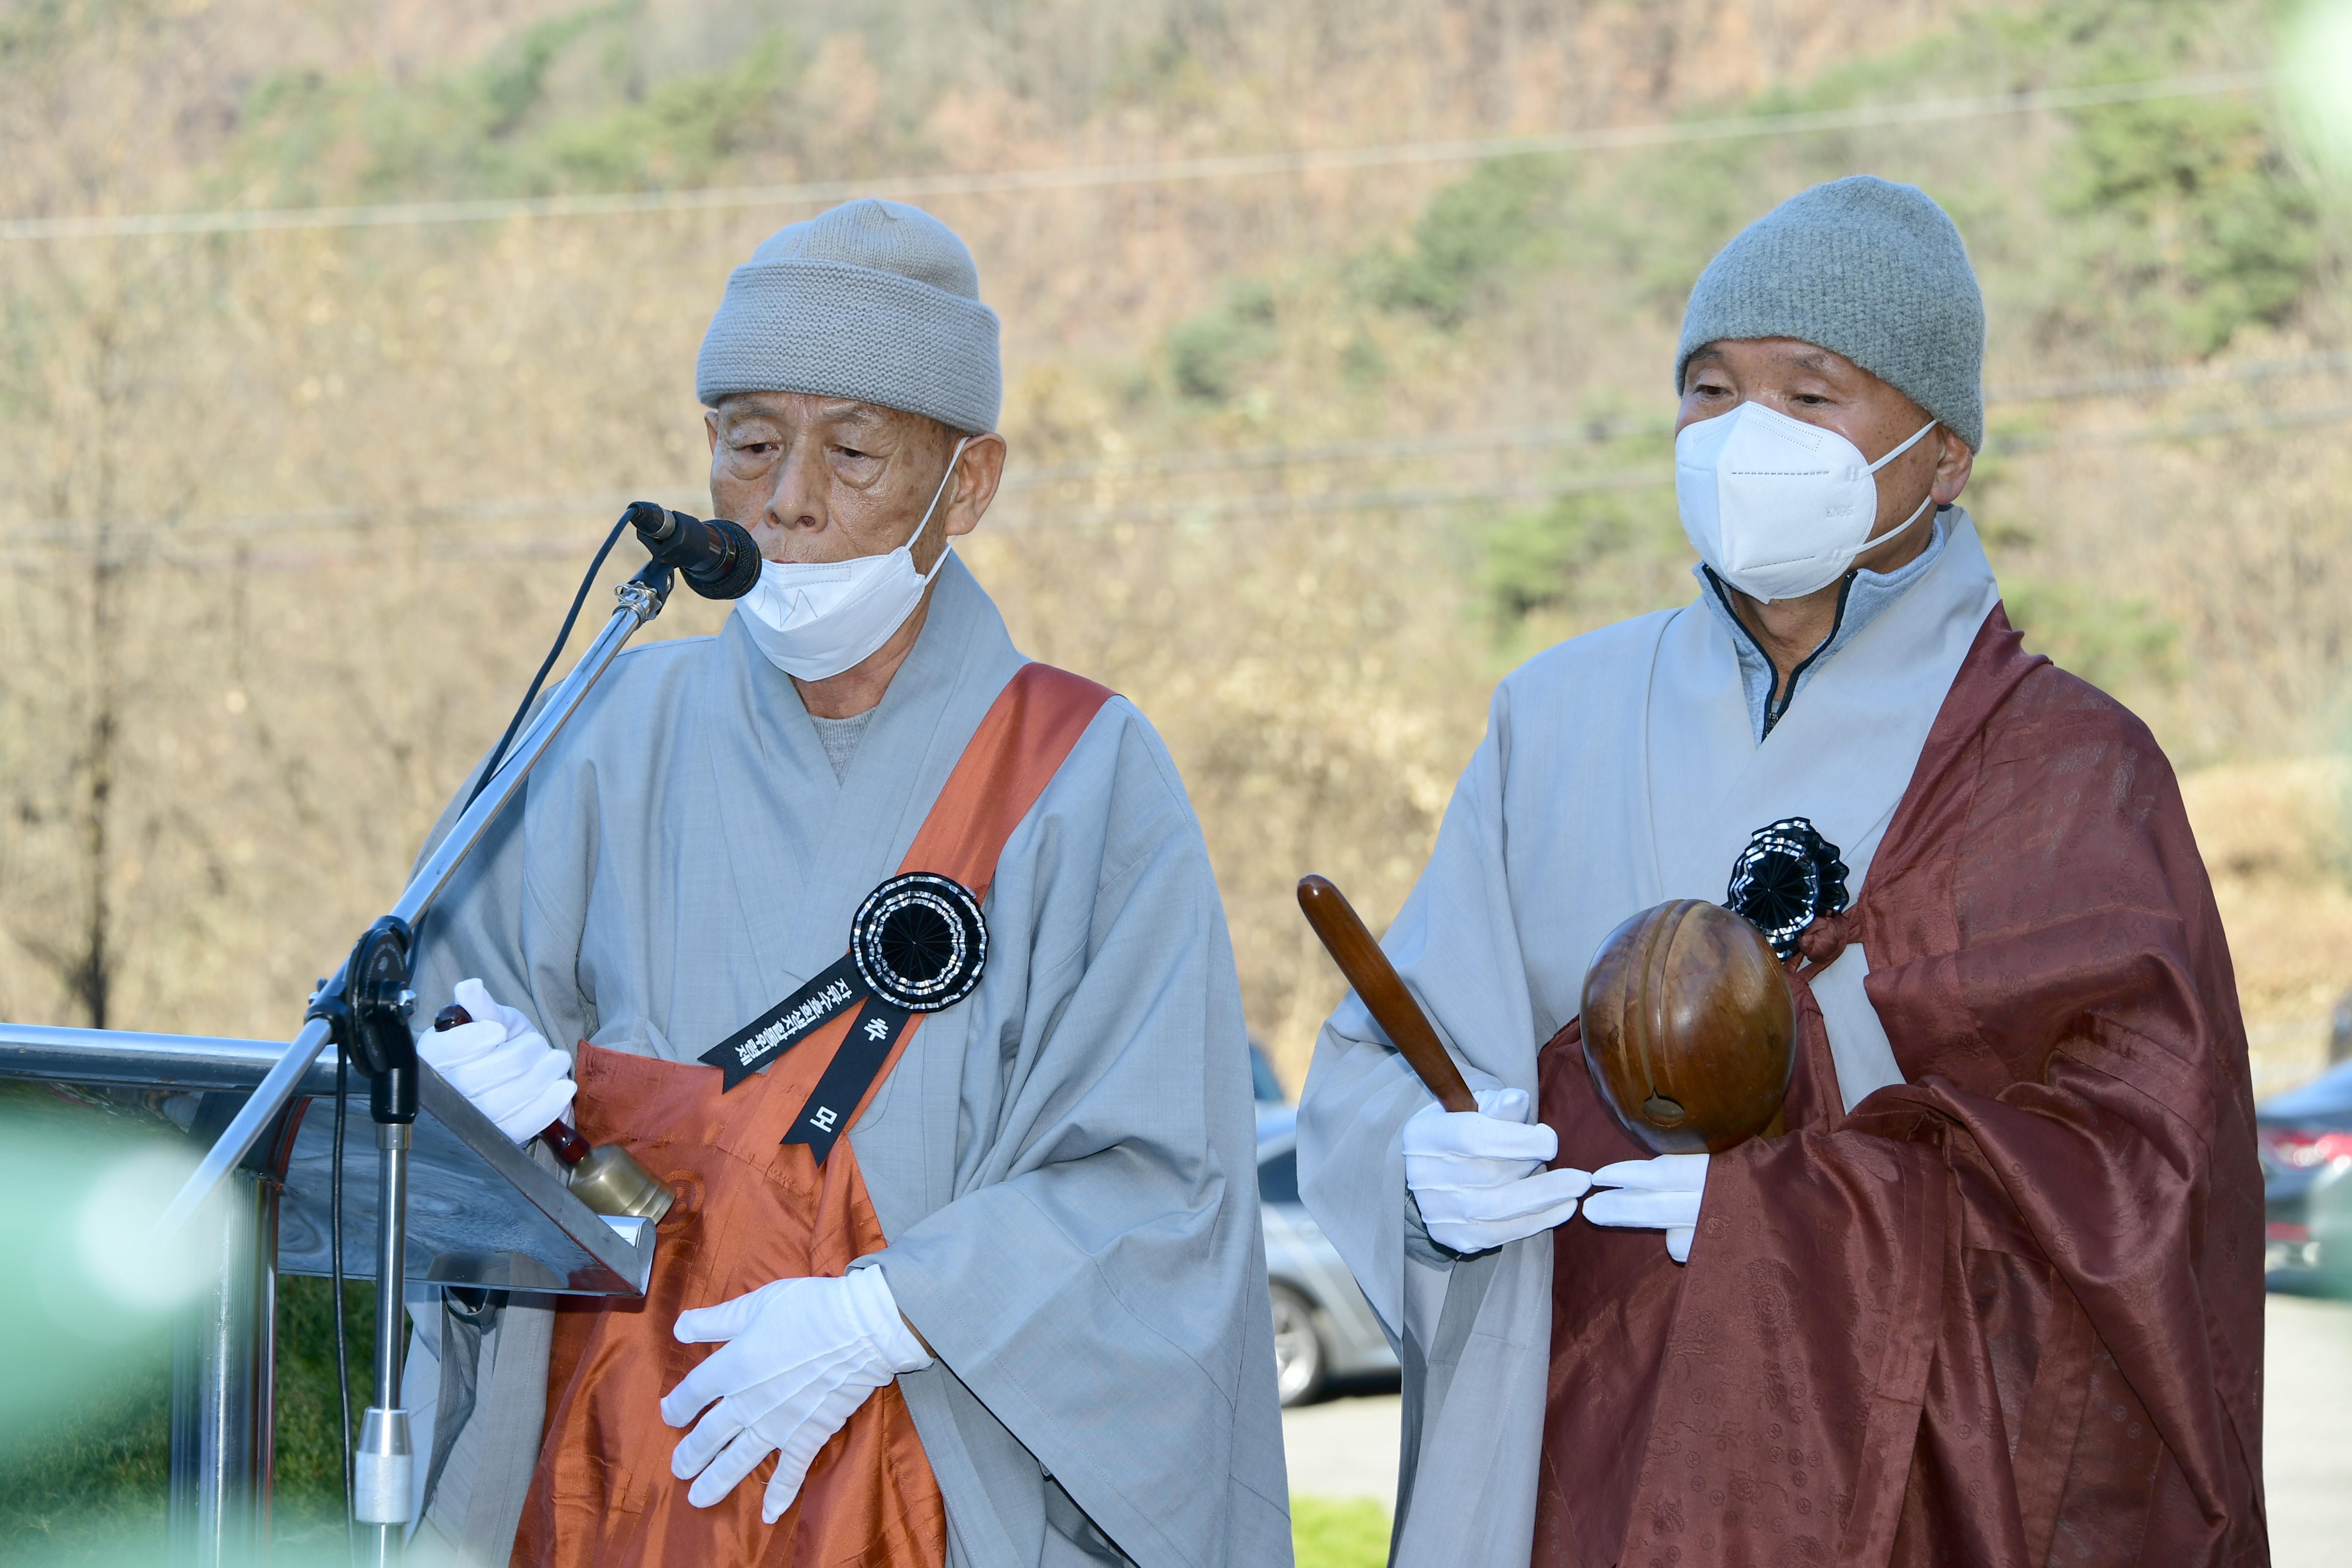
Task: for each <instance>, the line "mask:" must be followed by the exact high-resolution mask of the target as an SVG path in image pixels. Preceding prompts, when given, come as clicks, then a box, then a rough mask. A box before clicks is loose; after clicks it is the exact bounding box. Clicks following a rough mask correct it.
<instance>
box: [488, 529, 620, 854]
mask: <svg viewBox="0 0 2352 1568" xmlns="http://www.w3.org/2000/svg"><path fill="white" fill-rule="evenodd" d="M628 526H629V514H628V513H626V512H623V513H622V514H621V516H620V518H619V519H618V520H617V521H615V522H614V524H613V531H612V532H610V533H608V534H606V535H605V536H604V544H603V545H602V546H601V547H599V548H598V550H597V552H596V559H594V560H593V561H591V562H590V563H588V574H587V575H586V576H584V577H583V578H581V579H580V591H579V592H578V593H576V594H574V595H572V608H571V610H570V611H568V612H567V613H566V614H565V616H564V617H563V629H562V630H561V631H559V632H557V633H556V634H555V645H554V646H553V647H550V648H549V649H548V650H547V657H546V658H543V659H541V660H540V662H539V673H538V674H537V675H534V676H532V677H531V678H530V690H528V691H526V692H524V693H523V694H522V701H521V703H520V705H518V706H517V707H516V709H515V710H514V717H513V718H511V719H509V720H508V721H507V732H506V733H505V734H503V735H500V736H499V743H498V744H497V745H496V746H493V747H492V748H491V749H490V760H489V761H488V762H487V763H483V764H482V776H481V777H479V778H478V779H476V780H475V781H474V788H473V793H472V794H470V795H467V796H466V806H461V807H459V808H458V812H457V815H458V816H464V815H465V814H466V807H467V806H471V805H473V804H474V802H475V801H476V800H477V799H478V798H479V796H480V795H481V793H482V791H484V790H485V789H488V787H489V784H490V780H491V778H492V777H493V776H494V775H495V774H496V773H498V771H499V763H501V762H504V761H505V760H506V754H507V748H508V747H509V746H510V745H512V744H514V738H515V731H518V730H520V729H521V728H522V721H523V718H524V716H525V715H527V714H528V713H530V705H531V704H532V703H534V702H536V701H538V700H539V689H540V688H541V686H544V685H545V684H547V672H548V671H549V670H551V669H553V668H555V660H556V658H557V657H558V656H559V655H561V654H562V652H563V645H564V644H565V643H567V642H570V641H571V640H572V626H574V625H575V624H576V623H577V622H578V621H579V619H580V606H581V605H584V604H586V603H587V602H588V590H589V589H591V588H593V587H594V586H595V585H596V574H597V573H599V572H601V571H603V570H604V557H606V556H607V555H610V554H611V553H613V546H614V545H615V544H617V543H619V542H620V540H621V530H623V529H625V528H626V527H628Z"/></svg>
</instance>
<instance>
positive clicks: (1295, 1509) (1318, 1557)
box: [1290, 1497, 1389, 1568]
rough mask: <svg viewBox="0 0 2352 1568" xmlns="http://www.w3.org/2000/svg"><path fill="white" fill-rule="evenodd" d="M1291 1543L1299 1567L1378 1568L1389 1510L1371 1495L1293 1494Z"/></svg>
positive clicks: (1385, 1549) (1385, 1554) (1385, 1551)
mask: <svg viewBox="0 0 2352 1568" xmlns="http://www.w3.org/2000/svg"><path fill="white" fill-rule="evenodd" d="M1290 1544H1291V1549H1292V1550H1293V1551H1294V1552H1297V1557H1298V1568H1381V1564H1382V1563H1386V1562H1387V1561H1388V1560H1389V1510H1386V1509H1384V1508H1382V1507H1381V1505H1380V1504H1379V1503H1376V1502H1374V1501H1372V1500H1370V1498H1319V1497H1293V1498H1292V1499H1291V1500H1290Z"/></svg>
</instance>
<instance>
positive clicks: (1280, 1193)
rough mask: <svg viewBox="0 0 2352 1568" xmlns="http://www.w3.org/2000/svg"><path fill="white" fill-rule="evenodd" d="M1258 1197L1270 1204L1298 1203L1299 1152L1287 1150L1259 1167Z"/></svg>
mask: <svg viewBox="0 0 2352 1568" xmlns="http://www.w3.org/2000/svg"><path fill="white" fill-rule="evenodd" d="M1257 1195H1258V1196H1259V1197H1260V1198H1262V1199H1264V1200H1265V1202H1267V1203H1270V1204H1295V1203H1297V1201H1298V1151H1297V1150H1296V1149H1285V1150H1284V1151H1283V1152H1281V1153H1279V1154H1276V1156H1275V1157H1274V1158H1273V1159H1271V1160H1261V1161H1259V1162H1258V1167H1257Z"/></svg>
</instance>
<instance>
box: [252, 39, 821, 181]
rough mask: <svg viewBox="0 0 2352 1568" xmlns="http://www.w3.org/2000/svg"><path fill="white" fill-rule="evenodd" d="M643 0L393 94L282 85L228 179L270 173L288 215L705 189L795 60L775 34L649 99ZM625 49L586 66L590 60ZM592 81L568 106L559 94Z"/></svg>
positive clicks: (767, 128)
mask: <svg viewBox="0 0 2352 1568" xmlns="http://www.w3.org/2000/svg"><path fill="white" fill-rule="evenodd" d="M637 9H638V7H637V6H636V5H635V3H634V0H622V3H620V4H616V5H603V6H596V7H592V8H589V9H585V10H581V11H575V12H572V13H569V14H566V15H563V16H555V17H551V18H549V19H548V20H546V21H542V22H541V23H539V24H537V25H536V26H531V27H530V28H528V29H526V30H525V31H524V32H523V33H522V34H520V36H519V37H516V38H515V39H513V40H512V41H511V42H509V43H508V44H506V45H504V46H502V47H499V48H498V49H496V50H493V51H492V52H491V54H490V55H489V57H488V58H486V59H484V60H482V61H480V62H479V63H478V64H476V65H473V66H471V67H468V68H463V69H460V70H457V71H453V72H449V73H446V74H445V75H442V76H438V77H434V78H428V79H425V80H423V81H421V82H417V83H414V84H409V83H395V82H392V81H387V80H383V79H377V78H373V77H370V78H364V79H343V80H332V79H326V78H323V77H320V76H318V75H317V74H315V73H303V74H299V75H281V76H277V77H273V78H270V79H268V80H266V81H264V82H263V83H262V84H261V85H260V86H259V87H257V88H256V89H255V90H254V92H253V95H252V97H251V98H250V99H249V100H248V101H247V106H246V113H245V117H244V119H245V123H244V127H243V132H242V134H241V137H240V141H239V144H238V146H237V147H236V150H235V151H234V153H232V156H231V157H230V159H229V160H228V163H229V166H230V168H231V169H232V170H236V169H242V170H246V171H251V172H259V173H263V174H265V175H266V177H268V178H270V179H272V180H273V181H274V182H275V183H277V184H278V186H279V194H278V196H277V198H276V199H279V200H289V201H290V200H310V199H321V197H322V195H324V194H326V193H332V194H333V195H339V196H341V197H342V198H343V199H348V197H349V195H351V194H353V192H354V191H355V192H356V194H360V195H368V196H375V197H393V196H403V195H406V196H415V195H541V194H546V193H550V192H555V191H564V190H592V191H611V190H629V189H637V190H644V189H659V188H663V187H668V186H677V185H693V184H705V183H708V182H709V181H710V180H711V179H712V178H714V177H715V176H716V175H717V174H719V171H720V170H721V169H722V168H724V166H725V165H726V164H727V163H728V162H729V161H730V159H732V158H734V157H736V156H737V155H739V154H740V153H743V152H745V151H746V150H748V149H750V148H752V147H754V146H756V145H758V144H760V143H761V142H763V141H767V140H772V139H773V136H772V132H774V131H775V129H776V127H775V125H774V121H775V120H776V119H777V116H778V114H779V112H780V110H781V106H782V102H783V82H784V79H785V74H786V68H787V66H788V65H789V64H790V63H792V62H791V61H790V60H789V58H788V54H789V51H788V49H787V47H786V44H785V39H784V37H783V35H782V34H781V33H777V32H771V33H769V34H767V35H766V36H764V37H761V39H760V40H759V41H758V42H757V43H755V44H754V45H753V46H752V47H750V48H749V49H747V50H745V51H743V53H742V55H741V57H740V58H738V59H736V60H735V61H734V62H733V63H731V64H730V65H728V66H726V67H723V68H719V69H717V70H712V71H707V72H698V73H691V74H687V75H682V76H677V77H673V78H670V79H666V80H663V81H660V82H656V83H655V84H653V85H652V86H650V87H646V86H645V85H644V84H642V83H639V82H638V81H636V80H635V78H634V77H633V75H632V74H631V72H632V69H633V68H632V65H631V51H630V49H629V48H628V47H626V42H627V40H626V37H625V34H624V33H623V32H622V30H621V29H622V28H623V26H624V25H625V24H626V23H627V22H628V21H630V20H631V19H632V18H633V17H634V16H635V13H636V11H637ZM599 38H601V39H604V41H606V42H607V43H608V44H612V45H616V46H620V47H613V48H608V49H606V50H605V51H604V53H603V55H602V56H601V58H591V51H590V50H589V49H588V47H586V46H587V45H588V44H589V43H590V42H591V41H593V40H596V39H599ZM563 72H570V73H572V74H573V75H583V74H584V75H585V76H586V77H587V78H588V83H587V87H586V89H585V90H583V91H580V92H575V93H574V94H573V95H572V99H573V100H578V101H572V100H565V101H559V95H558V94H557V92H556V90H555V86H554V79H555V78H556V77H557V76H558V75H559V74H561V73H563Z"/></svg>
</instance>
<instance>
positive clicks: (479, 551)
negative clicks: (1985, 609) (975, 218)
mask: <svg viewBox="0 0 2352 1568" xmlns="http://www.w3.org/2000/svg"><path fill="white" fill-rule="evenodd" d="M2347 421H2352V402H2338V403H2323V404H2310V405H2304V406H2301V407H2294V408H2281V409H2273V410H2269V411H2266V412H2258V413H2248V414H2234V415H2215V416H2210V417H2206V418H2199V419H2187V420H2177V421H2162V422H2153V423H2149V424H2145V425H2129V426H2113V427H2107V428H2098V429H2090V430H2079V431H2073V432H2067V433H2060V434H2053V435H2050V436H2020V437H2005V438H2004V437H1993V438H1992V439H1991V440H1989V441H1988V442H1987V443H1986V454H1987V455H1988V456H1994V457H2007V456H2011V455H2018V456H2023V455H2027V454H2032V453H2039V452H2050V451H2063V450H2068V449H2074V448H2086V447H2119V446H2134V445H2139V444H2143V443H2147V442H2154V441H2188V440H2196V439H2200V438H2202V437H2211V436H2224V435H2235V434H2243V433H2247V432H2256V431H2263V430H2278V429H2296V428H2306V427H2309V426H2315V425H2329V424H2341V423H2345V422H2347ZM1674 482H1675V472H1674V469H1673V468H1672V467H1670V466H1668V465H1665V464H1644V465H1643V466H1641V467H1638V468H1621V469H1613V470H1611V471H1609V472H1605V473H1599V474H1574V475H1567V476H1563V477H1562V478H1559V479H1531V480H1527V481H1524V482H1519V483H1514V484H1506V485H1486V486H1474V487H1463V488H1444V489H1366V490H1338V491H1328V492H1325V493H1322V494H1318V495H1299V494H1295V493H1291V492H1286V491H1259V492H1255V493H1252V494H1244V495H1238V496H1234V495H1227V496H1211V497H1203V498H1198V499H1191V500H1181V499H1180V500H1167V501H1157V502H1150V503H1145V504H1142V505H1138V506H1132V507H1124V508H1117V509H1108V510H1107V509H1103V508H1095V507H1064V508H1058V509H1054V510H1041V511H1036V512H1032V513H1027V514H1025V515H1024V513H1022V512H1020V511H1018V510H1014V511H1013V512H1011V513H1010V514H1009V515H1006V516H1002V517H999V518H997V519H996V520H995V521H994V524H993V526H995V527H996V528H998V529H1000V530H1002V531H1006V532H1026V531H1031V530H1035V529H1053V528H1067V527H1094V528H1102V527H1116V526H1119V525H1122V524H1125V525H1139V524H1142V525H1165V524H1171V523H1186V522H1231V521H1240V520H1243V519H1247V518H1265V517H1294V516H1308V515H1315V514H1318V513H1319V514H1330V513H1338V512H1375V511H1423V510H1432V509H1436V508H1444V507H1459V506H1473V505H1488V506H1492V505H1500V504H1520V503H1525V502H1530V501H1550V500H1564V499H1566V498H1568V497H1570V496H1577V495H1595V494H1602V493H1611V492H1633V491H1641V490H1657V489H1672V488H1673V486H1674ZM639 493H641V494H642V493H648V492H639ZM651 493H656V494H659V493H663V491H662V490H660V489H656V490H654V491H652V492H651ZM668 493H670V494H677V491H675V490H672V491H669V492H668ZM618 504H620V503H619V501H618V500H616V498H615V497H611V496H601V497H597V496H581V497H570V498H565V497H546V498H541V499H538V500H529V499H518V500H503V501H494V502H485V503H481V504H480V506H479V507H478V508H472V509H468V508H462V507H443V508H435V509H430V510H432V511H433V512H434V514H435V515H436V516H442V517H457V516H460V515H481V516H509V517H520V516H535V517H546V516H556V515H561V514H563V513H567V512H583V511H588V510H592V509H601V508H605V507H611V506H615V505H618ZM342 510H345V509H336V511H337V513H338V514H340V513H341V511H342ZM284 515H286V514H280V516H281V517H282V516H284ZM377 515H378V516H379V517H381V515H382V514H377ZM236 521H238V520H236V519H233V518H231V519H217V520H207V521H205V532H206V534H207V535H209V536H215V537H216V536H218V535H219V534H221V533H223V532H226V531H232V529H233V527H234V525H235V523H236ZM59 526H60V525H58V524H56V523H51V524H46V525H40V526H34V525H24V526H20V527H19V528H17V529H15V530H12V531H10V534H9V537H10V539H11V540H12V542H17V543H21V544H26V545H31V546H35V547H37V548H46V549H47V550H49V551H54V552H79V551H83V550H86V549H88V548H89V545H90V543H91V541H90V540H89V539H88V538H81V539H76V538H73V537H70V536H65V535H61V534H60V533H59V531H58V528H59ZM177 544H178V539H177V537H176V536H174V535H170V534H165V533H161V532H156V531H146V532H140V531H128V530H126V531H122V532H120V533H117V534H115V535H114V536H113V537H112V539H111V540H110V548H113V549H115V550H119V551H123V552H130V551H133V550H142V549H143V550H144V551H145V552H146V553H145V554H144V555H142V556H141V557H140V558H141V559H142V560H145V561H150V562H152V563H154V564H158V565H163V566H169V567H174V568H178V569H182V570H205V569H229V568H235V569H238V570H248V571H302V570H309V569H310V568H312V567H316V566H321V565H327V564H331V563H338V562H348V561H362V560H371V559H375V558H379V557H381V556H383V554H385V553H386V552H389V551H391V550H394V549H398V548H405V547H406V544H405V542H387V543H384V544H355V545H350V546H345V547H341V548H331V549H324V550H314V551H277V552H272V551H253V550H249V549H233V550H218V551H214V552H189V551H182V550H180V549H178V548H177ZM580 548H581V541H580V539H579V537H577V536H576V535H571V534H565V535H558V536H543V537H540V538H532V539H521V540H482V541H477V542H473V543H469V544H466V545H462V546H459V547H457V548H454V549H452V548H448V547H446V546H445V547H439V548H436V550H435V551H434V554H435V556H436V559H441V560H467V561H477V560H478V561H491V560H514V559H528V558H534V557H541V556H546V557H571V556H575V555H576V554H577V553H578V552H579V550H580ZM41 570H45V568H44V567H42V566H41V565H39V564H38V563H33V562H31V561H28V560H27V559H26V556H25V555H24V554H21V553H19V554H12V555H6V556H0V572H24V571H34V572H37V571H41Z"/></svg>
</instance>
